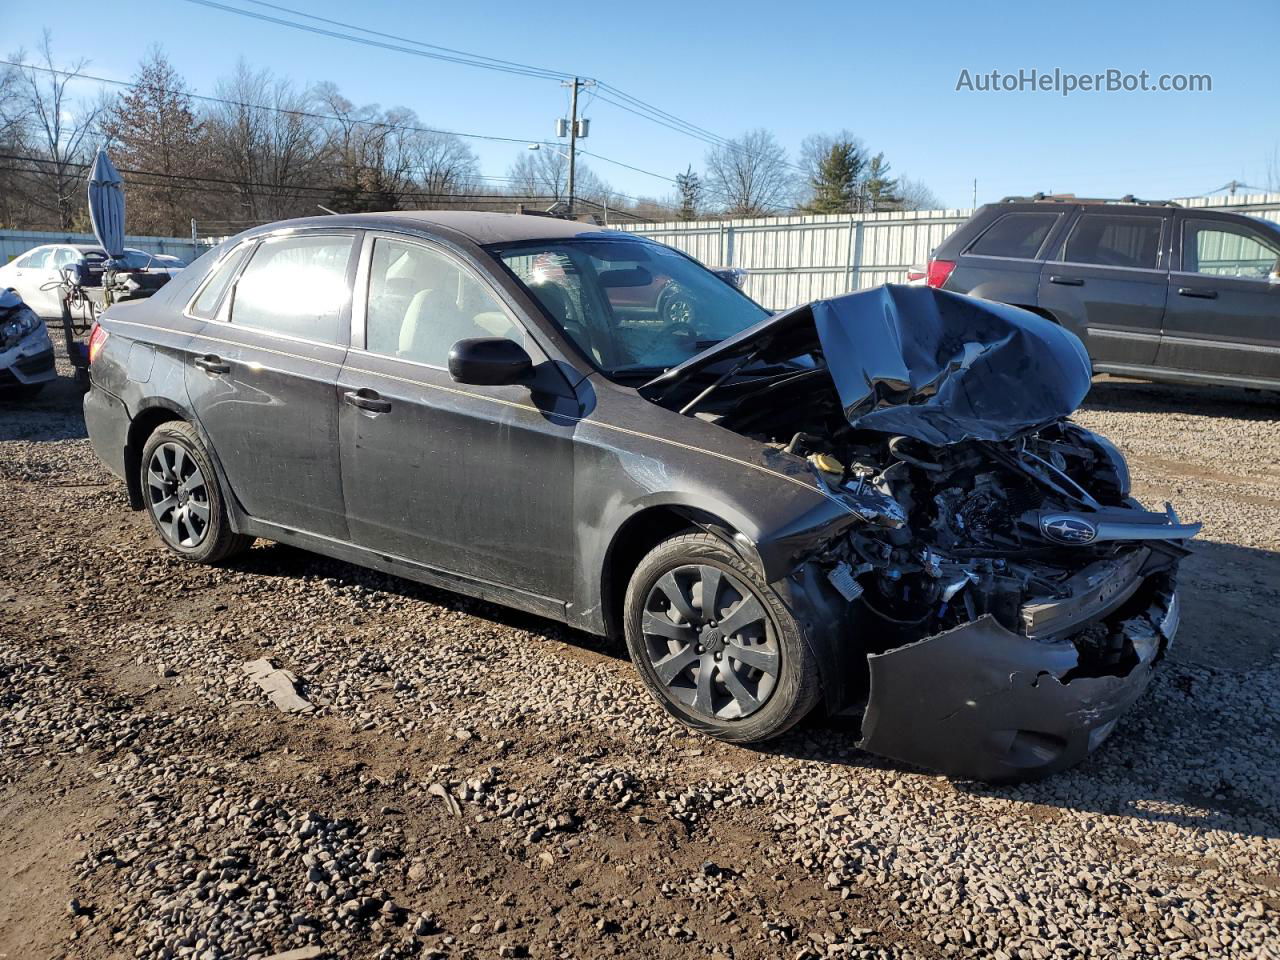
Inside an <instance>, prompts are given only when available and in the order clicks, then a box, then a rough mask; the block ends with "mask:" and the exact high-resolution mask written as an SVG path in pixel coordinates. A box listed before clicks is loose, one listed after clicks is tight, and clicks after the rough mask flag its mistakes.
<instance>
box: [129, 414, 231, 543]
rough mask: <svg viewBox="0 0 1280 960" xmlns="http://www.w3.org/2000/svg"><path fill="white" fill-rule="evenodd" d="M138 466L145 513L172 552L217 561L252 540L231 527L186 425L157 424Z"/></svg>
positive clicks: (201, 451) (206, 461) (212, 475)
mask: <svg viewBox="0 0 1280 960" xmlns="http://www.w3.org/2000/svg"><path fill="white" fill-rule="evenodd" d="M139 469H140V470H141V477H140V485H141V488H142V499H143V501H144V503H145V504H146V508H147V515H148V516H150V517H151V523H152V525H153V526H154V527H155V528H156V532H157V533H158V534H160V539H161V540H162V541H164V545H165V546H166V547H168V548H169V550H170V551H171V552H172V553H174V554H175V555H176V556H178V557H181V558H182V559H183V560H188V561H190V562H192V563H218V562H219V561H221V560H226V559H227V558H229V557H232V556H234V555H235V554H237V553H240V552H242V551H244V550H245V549H247V548H248V547H249V545H250V544H251V543H253V538H252V537H246V536H242V535H241V534H238V533H236V532H235V531H234V530H232V529H231V524H230V522H229V521H228V519H227V507H226V501H225V500H224V499H223V496H222V491H221V490H220V489H219V488H218V478H217V475H216V474H215V473H214V471H213V463H212V462H211V460H210V459H209V454H208V452H207V451H206V450H205V447H204V444H203V443H202V442H201V441H200V437H199V435H198V434H197V433H196V431H195V428H194V427H192V426H191V424H189V423H184V422H182V421H170V422H168V423H162V424H160V426H158V427H156V429H155V431H154V432H153V433H152V434H151V436H150V437H148V438H147V442H146V444H145V445H144V446H143V448H142V461H141V464H140V466H139Z"/></svg>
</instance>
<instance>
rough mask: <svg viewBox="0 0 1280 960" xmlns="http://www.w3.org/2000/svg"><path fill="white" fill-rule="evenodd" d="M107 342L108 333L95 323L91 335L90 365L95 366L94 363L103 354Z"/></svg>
mask: <svg viewBox="0 0 1280 960" xmlns="http://www.w3.org/2000/svg"><path fill="white" fill-rule="evenodd" d="M106 342H107V331H106V330H103V329H102V327H100V326H98V324H97V323H96V322H95V323H94V325H93V330H92V331H91V332H90V334H89V364H90V366H92V365H93V361H94V360H96V359H98V354H99V353H101V352H102V348H103V346H104V345H105V344H106Z"/></svg>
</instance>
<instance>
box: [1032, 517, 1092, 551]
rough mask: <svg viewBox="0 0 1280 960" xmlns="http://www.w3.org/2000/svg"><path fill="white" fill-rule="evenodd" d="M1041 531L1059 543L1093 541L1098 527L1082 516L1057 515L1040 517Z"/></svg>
mask: <svg viewBox="0 0 1280 960" xmlns="http://www.w3.org/2000/svg"><path fill="white" fill-rule="evenodd" d="M1040 532H1041V533H1043V534H1044V535H1045V536H1046V537H1048V538H1049V539H1050V540H1056V541H1058V543H1070V544H1081V543H1092V542H1093V539H1094V538H1095V537H1096V536H1097V535H1098V528H1097V527H1095V526H1094V525H1093V524H1092V523H1090V522H1089V521H1088V520H1084V519H1082V518H1080V517H1072V516H1064V515H1057V516H1052V517H1041V518H1040Z"/></svg>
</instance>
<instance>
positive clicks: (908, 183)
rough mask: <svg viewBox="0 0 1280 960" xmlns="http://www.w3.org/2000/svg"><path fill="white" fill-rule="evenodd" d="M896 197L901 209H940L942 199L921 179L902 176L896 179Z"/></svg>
mask: <svg viewBox="0 0 1280 960" xmlns="http://www.w3.org/2000/svg"><path fill="white" fill-rule="evenodd" d="M898 199H899V201H900V202H901V204H902V209H903V210H941V209H942V201H941V200H939V199H938V195H937V194H936V193H934V192H933V191H932V190H930V189H929V187H928V186H926V185H925V183H924V182H923V181H922V180H913V179H911V178H910V177H902V178H901V179H899V180H898Z"/></svg>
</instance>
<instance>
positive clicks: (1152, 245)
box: [1063, 213, 1164, 270]
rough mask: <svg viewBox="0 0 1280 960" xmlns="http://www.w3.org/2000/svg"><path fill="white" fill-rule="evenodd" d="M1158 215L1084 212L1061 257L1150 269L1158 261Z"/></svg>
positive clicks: (1108, 265) (1152, 268) (1160, 221)
mask: <svg viewBox="0 0 1280 960" xmlns="http://www.w3.org/2000/svg"><path fill="white" fill-rule="evenodd" d="M1163 223H1164V220H1163V219H1161V218H1160V217H1117V216H1107V215H1104V214H1090V213H1086V214H1085V215H1084V216H1082V217H1081V218H1080V219H1079V220H1078V221H1077V222H1076V225H1075V227H1074V228H1073V229H1072V231H1071V236H1069V237H1068V238H1067V249H1066V253H1065V255H1064V256H1063V259H1064V260H1066V261H1067V262H1069V263H1094V264H1098V265H1100V266H1104V267H1132V268H1134V269H1139V270H1154V269H1156V267H1157V266H1158V265H1159V263H1160V229H1161V226H1162V225H1163Z"/></svg>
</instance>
